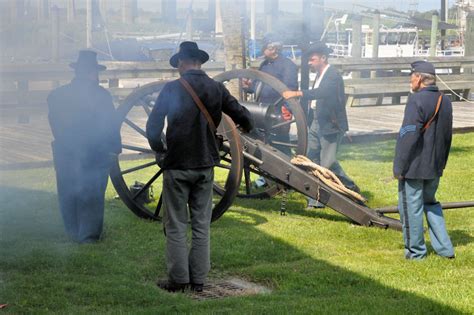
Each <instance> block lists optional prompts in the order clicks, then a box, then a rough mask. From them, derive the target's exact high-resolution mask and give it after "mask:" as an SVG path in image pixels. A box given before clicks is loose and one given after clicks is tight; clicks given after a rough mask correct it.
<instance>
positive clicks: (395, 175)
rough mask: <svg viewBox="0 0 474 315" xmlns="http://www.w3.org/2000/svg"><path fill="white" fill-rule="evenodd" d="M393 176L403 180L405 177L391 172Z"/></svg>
mask: <svg viewBox="0 0 474 315" xmlns="http://www.w3.org/2000/svg"><path fill="white" fill-rule="evenodd" d="M393 178H395V179H398V180H404V179H405V177H403V175H398V174H393Z"/></svg>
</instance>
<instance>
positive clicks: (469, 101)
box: [436, 75, 474, 104]
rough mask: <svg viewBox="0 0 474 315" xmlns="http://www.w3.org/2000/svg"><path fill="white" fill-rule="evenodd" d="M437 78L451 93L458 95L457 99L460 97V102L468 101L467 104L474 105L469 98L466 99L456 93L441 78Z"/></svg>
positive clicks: (437, 76)
mask: <svg viewBox="0 0 474 315" xmlns="http://www.w3.org/2000/svg"><path fill="white" fill-rule="evenodd" d="M436 78H437V79H438V80H439V81H440V82H441V83H443V84H444V85H445V86H446V87H447V88H448V90H449V91H451V93H453V94H454V95H456V96H457V97H459V99H460V100H463V101H466V102H468V103H470V104H474V102H473V101H471V100H468V99H467V98H464V97H463V96H462V95H459V94H458V93H456V92H455V91H454V90H453V89H452V88H451V87H450V86H449V85H448V84H447V83H446V82H444V81H443V79H441V78H440V77H439V75H436Z"/></svg>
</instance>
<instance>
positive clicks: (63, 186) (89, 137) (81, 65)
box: [48, 50, 121, 243]
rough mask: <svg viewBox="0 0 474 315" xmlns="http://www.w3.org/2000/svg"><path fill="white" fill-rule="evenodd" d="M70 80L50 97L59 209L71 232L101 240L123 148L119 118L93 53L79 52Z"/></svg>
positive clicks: (76, 236)
mask: <svg viewBox="0 0 474 315" xmlns="http://www.w3.org/2000/svg"><path fill="white" fill-rule="evenodd" d="M70 66H71V67H72V68H73V69H74V71H75V77H74V79H73V80H72V81H71V83H69V84H67V85H65V86H62V87H59V88H57V89H55V90H54V91H52V92H51V93H50V94H49V96H48V106H49V114H48V118H49V123H50V126H51V131H52V133H53V137H54V141H53V143H52V148H53V159H54V167H55V170H56V181H57V190H58V198H59V208H60V210H61V214H62V218H63V221H64V226H65V230H66V233H67V234H68V235H69V236H70V237H71V239H73V240H74V241H77V242H80V243H90V242H95V241H97V240H99V239H100V236H101V233H102V226H103V220H104V196H105V189H106V187H107V181H108V175H109V166H110V162H111V160H112V157H113V156H114V155H116V154H118V153H120V152H121V140H120V131H119V128H120V122H119V120H118V119H117V115H116V112H115V108H114V105H113V103H112V97H111V95H110V93H109V92H108V91H107V90H105V89H104V88H102V87H101V86H99V71H102V70H105V67H104V66H102V65H99V64H98V63H97V54H96V53H95V52H93V51H88V50H83V51H80V52H79V58H78V60H77V62H75V63H71V64H70Z"/></svg>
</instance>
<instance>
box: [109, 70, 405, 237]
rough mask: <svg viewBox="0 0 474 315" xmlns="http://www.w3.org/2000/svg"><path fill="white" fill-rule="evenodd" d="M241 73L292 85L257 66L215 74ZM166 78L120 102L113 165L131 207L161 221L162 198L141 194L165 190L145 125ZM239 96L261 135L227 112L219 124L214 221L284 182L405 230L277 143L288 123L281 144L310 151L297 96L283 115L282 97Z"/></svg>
mask: <svg viewBox="0 0 474 315" xmlns="http://www.w3.org/2000/svg"><path fill="white" fill-rule="evenodd" d="M242 78H249V79H252V80H254V81H257V80H258V81H261V82H262V83H264V84H267V85H269V86H270V87H272V88H273V89H274V90H276V91H277V92H278V93H280V94H281V93H282V92H283V91H285V90H287V87H286V86H285V85H284V84H283V83H281V82H280V81H278V80H277V79H275V78H274V77H272V76H270V75H268V74H265V73H263V72H260V71H256V70H232V71H228V72H224V73H222V74H219V75H218V76H216V77H215V78H214V79H215V80H216V81H219V82H223V83H224V84H227V83H228V82H230V81H231V80H240V79H242ZM165 83H166V82H154V83H150V84H147V85H145V86H143V87H140V88H138V89H137V90H135V91H134V92H133V93H132V94H130V95H129V96H128V97H127V98H126V99H125V100H124V101H123V102H122V104H121V105H120V106H119V108H118V112H119V113H120V114H121V115H122V118H123V123H122V139H123V153H122V154H121V155H120V156H119V157H118V158H117V160H116V161H115V163H114V165H113V167H112V169H111V179H112V182H113V184H114V186H115V189H116V190H117V192H118V194H119V196H120V198H121V199H122V200H123V202H124V203H125V204H126V205H127V207H128V208H130V210H132V211H133V212H134V213H135V214H136V215H137V216H139V217H142V218H147V219H153V220H160V212H161V198H157V199H155V200H153V201H152V202H148V203H145V202H143V200H146V198H142V197H141V196H142V194H145V193H146V192H147V191H148V190H149V188H150V187H151V186H153V190H154V193H155V196H160V195H161V185H162V179H161V174H162V170H161V169H160V168H159V166H158V165H157V162H156V159H155V154H154V152H153V151H152V150H151V149H150V148H149V145H148V141H147V140H146V134H145V124H146V121H147V118H148V115H149V114H150V112H151V109H152V107H153V105H154V100H155V99H156V97H157V95H158V94H159V92H160V91H161V89H162V88H163V86H164V84H165ZM239 95H240V99H239V101H240V102H242V104H243V105H244V106H246V107H247V108H248V109H249V110H250V111H251V112H252V114H253V115H254V117H255V120H256V121H257V127H258V129H259V130H258V133H257V134H245V135H244V134H240V132H239V131H238V130H237V128H236V127H235V125H234V124H233V122H232V120H231V119H230V118H228V117H227V116H225V115H224V116H223V119H222V122H221V124H220V125H219V127H218V132H219V134H221V135H222V136H223V138H224V143H223V146H222V148H221V151H220V154H221V163H220V164H219V165H218V166H216V171H215V174H216V176H215V182H214V191H215V197H214V207H213V214H212V220H213V221H214V220H216V219H218V218H219V217H221V216H222V215H223V214H224V213H225V211H226V210H227V209H228V208H229V207H230V206H231V205H232V202H233V201H234V199H235V198H236V197H237V196H239V197H244V198H264V197H269V196H272V195H274V194H275V193H277V192H278V190H279V189H280V188H281V187H285V188H290V189H294V190H296V191H298V192H300V193H302V194H304V195H306V196H309V197H312V198H315V199H319V200H321V201H322V202H323V203H325V204H327V205H328V206H329V207H331V208H333V209H334V210H336V211H338V212H340V213H342V214H344V215H345V216H347V217H349V218H351V219H352V220H353V221H355V222H357V223H359V224H361V225H366V226H372V225H373V226H379V227H383V228H394V229H401V225H400V222H399V221H398V220H395V219H392V218H389V217H385V216H384V215H383V214H381V213H377V212H376V211H374V210H372V209H370V208H368V207H366V206H365V205H361V204H358V203H356V202H354V201H353V200H352V199H350V198H348V197H346V196H344V195H342V194H340V193H338V192H336V191H334V190H333V189H331V188H330V187H328V186H327V185H325V184H324V183H323V182H321V181H320V180H319V179H317V178H316V177H314V176H312V175H310V174H308V173H307V172H306V171H305V170H303V169H300V168H299V167H297V166H295V165H293V164H291V163H290V157H289V156H287V155H285V154H284V153H282V152H281V151H279V150H277V149H276V148H275V147H274V146H275V144H276V143H275V141H274V140H273V135H274V134H275V133H276V132H277V131H278V130H280V129H282V128H285V130H289V133H290V136H289V140H288V141H287V142H285V141H283V142H282V141H279V142H278V145H279V146H280V147H281V146H283V147H285V148H288V149H289V151H290V152H291V154H292V155H293V154H302V155H304V154H305V152H306V146H307V124H306V119H305V115H304V112H303V110H302V108H301V106H300V104H299V102H298V101H296V100H288V101H285V106H287V107H288V108H289V110H290V111H291V113H292V118H291V119H289V120H284V119H282V118H281V117H280V116H279V115H278V114H277V113H278V111H277V110H276V109H278V107H279V106H282V104H283V98H280V99H279V100H277V101H276V102H275V103H274V104H260V103H257V102H250V101H248V99H246V97H245V93H239ZM262 135H263V136H262ZM259 176H263V177H265V178H266V179H267V186H266V187H263V188H262V187H255V185H254V184H253V182H254V181H255V179H256V178H258V177H259ZM242 177H244V178H243V180H242ZM135 182H141V183H144V184H143V185H142V187H141V188H140V189H138V190H137V189H136V187H135V188H133V189H131V185H133V184H134V183H135Z"/></svg>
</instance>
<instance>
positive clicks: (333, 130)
mask: <svg viewBox="0 0 474 315" xmlns="http://www.w3.org/2000/svg"><path fill="white" fill-rule="evenodd" d="M330 53H332V49H331V48H329V47H327V46H326V45H325V44H323V43H321V42H318V43H315V44H313V45H312V46H311V47H310V48H309V49H308V51H307V52H306V54H307V55H308V60H309V61H308V64H309V65H310V67H311V70H312V71H313V72H316V73H317V77H316V80H315V82H314V85H313V89H312V90H303V91H285V92H283V97H284V98H285V99H289V98H292V97H302V98H304V99H307V100H314V102H312V103H311V109H312V110H313V121H312V122H311V126H310V129H309V134H308V154H307V155H308V158H310V159H311V160H312V161H313V162H315V163H316V164H319V165H321V166H323V167H326V168H328V169H330V170H331V171H333V172H334V173H335V174H336V175H337V177H339V179H340V180H341V181H342V183H343V184H344V185H345V186H346V187H347V188H349V189H351V190H354V191H356V192H360V189H359V187H357V185H356V184H355V183H354V181H353V180H352V179H351V178H350V177H349V176H347V174H346V173H345V172H344V170H343V169H342V167H341V165H340V164H339V162H338V161H337V151H338V148H339V144H340V143H341V140H342V137H343V136H344V134H345V133H346V132H347V130H348V129H349V125H348V122H347V114H346V105H345V104H346V102H345V99H346V98H345V94H344V81H343V79H342V76H341V75H340V74H339V72H338V71H337V69H336V68H333V67H331V65H330V64H329V63H328V58H329V54H330ZM308 206H309V207H323V206H324V205H322V204H321V203H319V202H317V201H315V200H312V199H309V200H308Z"/></svg>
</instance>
